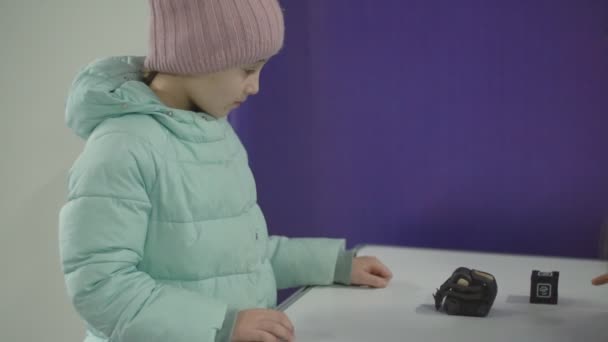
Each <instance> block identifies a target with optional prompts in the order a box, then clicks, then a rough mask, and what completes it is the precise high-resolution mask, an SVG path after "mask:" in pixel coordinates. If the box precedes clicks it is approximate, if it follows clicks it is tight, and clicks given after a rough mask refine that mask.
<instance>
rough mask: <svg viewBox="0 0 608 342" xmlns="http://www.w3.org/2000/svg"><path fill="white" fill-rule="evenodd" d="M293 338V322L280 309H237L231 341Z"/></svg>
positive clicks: (244, 341)
mask: <svg viewBox="0 0 608 342" xmlns="http://www.w3.org/2000/svg"><path fill="white" fill-rule="evenodd" d="M293 340H294V329H293V324H292V323H291V321H290V320H289V318H287V316H286V315H285V314H284V313H283V312H280V311H276V310H270V309H250V310H243V311H239V313H238V314H237V318H236V323H235V325H234V328H233V331H232V339H231V341H232V342H251V341H262V342H275V341H288V342H291V341H293Z"/></svg>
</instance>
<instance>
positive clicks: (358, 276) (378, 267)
mask: <svg viewBox="0 0 608 342" xmlns="http://www.w3.org/2000/svg"><path fill="white" fill-rule="evenodd" d="M392 277H393V273H392V272H391V271H390V270H389V269H388V267H386V266H384V264H382V263H381V262H380V260H378V258H376V257H373V256H361V257H355V258H354V259H353V268H352V272H351V276H350V282H351V284H353V285H362V286H369V287H380V288H383V287H386V286H387V285H388V283H389V281H390V280H391V278H392Z"/></svg>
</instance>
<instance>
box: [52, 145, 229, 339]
mask: <svg viewBox="0 0 608 342" xmlns="http://www.w3.org/2000/svg"><path fill="white" fill-rule="evenodd" d="M155 172H156V171H155V164H154V162H153V158H152V155H151V152H150V148H149V147H148V146H146V143H145V142H144V141H138V140H135V138H133V137H129V136H127V135H124V134H107V135H104V136H101V137H99V138H96V139H95V140H94V141H91V140H89V142H88V143H87V146H86V148H85V150H84V151H83V153H82V155H81V156H80V157H79V159H78V160H77V161H76V163H75V165H74V167H73V168H72V170H71V171H70V177H69V186H68V188H69V192H68V201H67V203H66V204H65V206H64V207H63V208H62V210H61V212H60V255H61V262H62V269H63V272H64V275H65V282H66V285H67V290H68V294H69V297H70V298H71V300H72V303H73V306H74V308H75V309H76V311H77V312H78V313H79V314H80V316H81V317H82V318H83V319H84V320H85V321H86V322H87V324H88V325H89V327H91V328H92V331H95V332H96V333H100V334H103V335H105V337H106V338H109V339H110V340H111V341H116V342H126V341H146V342H160V341H163V342H164V341H173V342H180V341H184V342H185V341H214V340H216V338H217V339H218V340H223V339H225V338H226V337H227V336H228V335H229V333H230V331H229V330H230V329H231V324H232V322H228V321H231V320H230V319H226V321H227V322H228V323H227V324H226V326H224V321H225V318H226V317H233V316H234V313H233V312H228V310H227V306H226V305H225V304H224V303H222V302H220V301H218V300H216V299H213V298H206V297H203V296H201V295H199V294H197V293H194V292H191V291H188V290H184V289H181V288H177V287H172V286H168V285H164V284H160V283H157V282H156V281H155V280H154V279H153V278H151V277H150V275H148V274H147V273H144V272H141V271H139V270H138V268H137V266H138V263H139V262H140V261H141V260H142V253H143V250H144V243H145V239H146V232H147V226H148V215H149V213H150V209H151V204H150V201H149V198H148V192H147V189H148V188H149V187H150V186H151V184H152V183H153V182H154V180H155Z"/></svg>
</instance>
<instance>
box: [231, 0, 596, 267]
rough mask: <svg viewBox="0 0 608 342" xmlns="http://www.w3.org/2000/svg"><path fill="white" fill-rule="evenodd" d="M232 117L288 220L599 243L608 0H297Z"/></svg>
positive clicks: (578, 248)
mask: <svg viewBox="0 0 608 342" xmlns="http://www.w3.org/2000/svg"><path fill="white" fill-rule="evenodd" d="M282 3H283V6H284V7H285V10H286V12H285V15H286V26H287V32H286V44H285V48H284V50H283V51H282V52H281V54H280V55H279V56H277V57H275V58H274V59H273V60H272V61H271V62H270V63H269V64H268V65H267V67H266V68H265V70H264V72H263V73H262V82H261V93H260V94H259V95H258V96H257V97H256V98H254V99H252V100H251V101H250V102H249V103H248V104H247V105H246V106H245V107H243V108H242V109H241V110H239V112H238V113H235V114H236V115H234V116H233V117H232V120H233V121H234V124H235V127H236V128H237V130H238V131H239V133H240V135H241V137H242V139H243V142H244V143H245V145H246V147H247V149H248V151H249V154H250V160H251V166H252V169H253V171H254V173H255V175H256V178H257V182H258V193H259V199H260V204H261V206H262V208H263V209H264V212H265V214H266V216H267V220H268V222H269V228H270V231H271V233H273V234H281V235H288V236H294V237H295V236H327V237H346V238H348V241H349V246H353V245H355V244H359V243H382V244H392V245H408V246H429V247H439V248H453V249H467V250H484V251H498V252H510V253H528V254H547V255H563V256H576V257H596V256H598V244H599V242H598V240H599V236H600V225H601V222H602V220H603V219H604V217H608V210H607V209H608V149H607V147H608V1H599V0H596V1H592V0H569V1H567V0H546V1H539V0H529V1H521V0H515V1H514V0H504V1H497V0H494V1H481V0H479V1H458V2H456V1H450V0H415V1H410V0H408V1H403V0H401V1H389V0H383V1H381V2H378V1H371V0H367V1H364V0H332V1H326V0H307V1H283V2H282Z"/></svg>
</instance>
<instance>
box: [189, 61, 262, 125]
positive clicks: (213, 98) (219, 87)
mask: <svg viewBox="0 0 608 342" xmlns="http://www.w3.org/2000/svg"><path fill="white" fill-rule="evenodd" d="M265 62H266V61H259V62H257V63H254V64H251V65H245V66H242V67H237V68H232V69H228V70H224V71H220V72H216V73H213V74H207V75H198V76H186V77H184V90H185V91H186V96H187V97H188V100H189V102H190V103H191V105H192V106H193V107H194V108H195V109H200V110H202V111H204V112H206V113H208V114H210V115H213V116H214V117H216V118H220V117H224V116H226V115H228V113H230V111H231V110H233V109H235V108H237V107H238V106H240V105H241V104H242V103H243V102H245V101H246V100H247V97H249V96H251V95H255V94H257V93H258V91H259V88H260V85H259V80H260V72H261V70H262V67H263V66H264V64H265Z"/></svg>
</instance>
